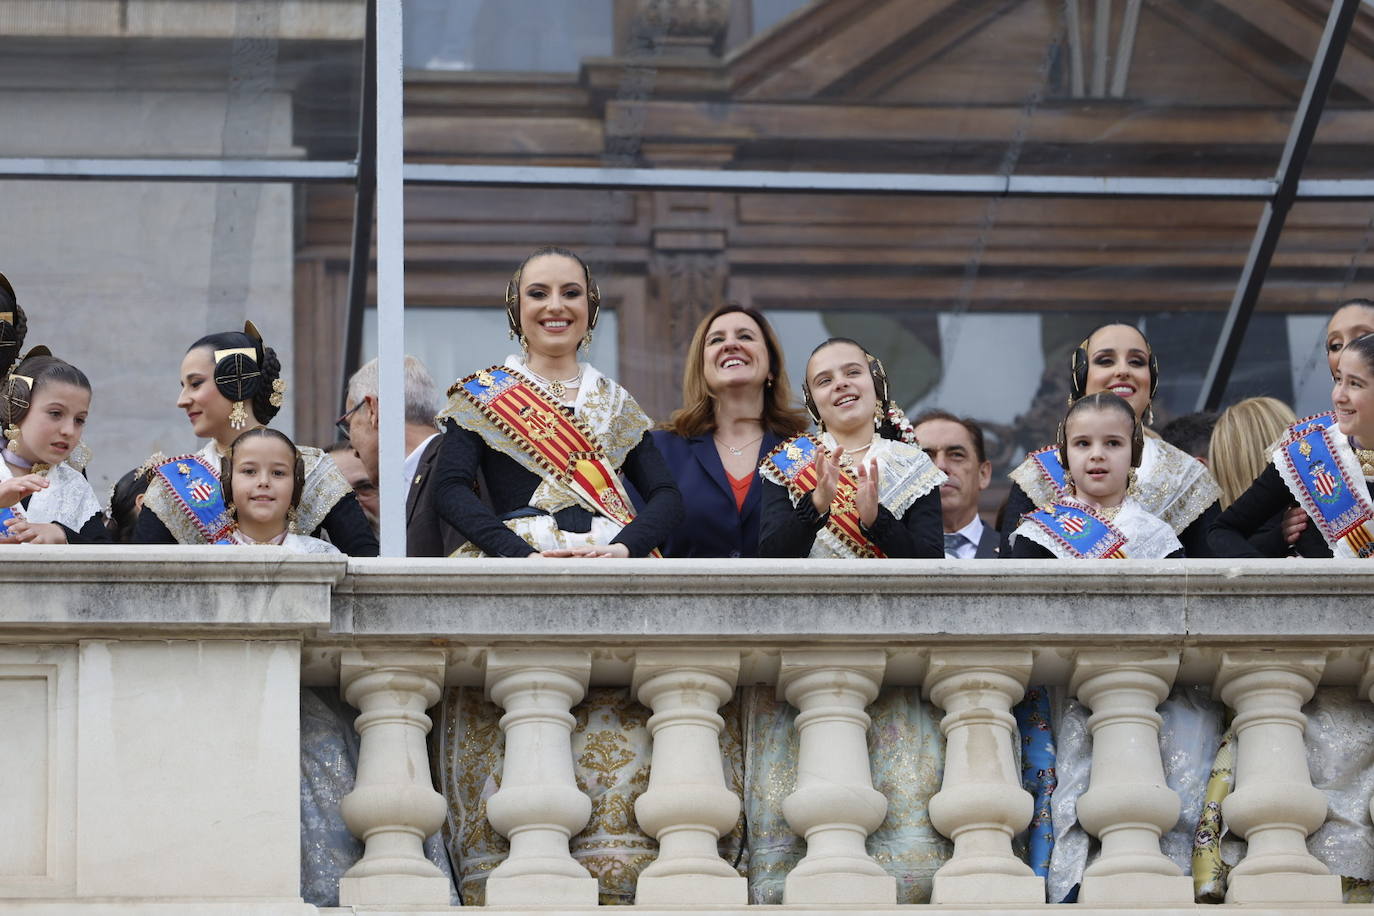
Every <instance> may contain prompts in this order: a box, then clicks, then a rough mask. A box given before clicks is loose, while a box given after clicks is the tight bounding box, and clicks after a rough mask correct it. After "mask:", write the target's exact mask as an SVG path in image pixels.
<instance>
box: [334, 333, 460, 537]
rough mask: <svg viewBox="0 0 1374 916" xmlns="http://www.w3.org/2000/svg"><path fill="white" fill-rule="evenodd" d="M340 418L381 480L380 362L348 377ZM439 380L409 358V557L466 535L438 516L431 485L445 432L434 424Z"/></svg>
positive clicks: (365, 463) (341, 429)
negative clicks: (378, 391) (378, 448)
mask: <svg viewBox="0 0 1374 916" xmlns="http://www.w3.org/2000/svg"><path fill="white" fill-rule="evenodd" d="M346 407H347V410H345V411H344V415H343V416H341V417H339V419H338V421H337V425H338V427H339V432H340V434H341V435H343V436H344V437H345V438H347V439H348V441H349V442H350V443H352V445H353V450H354V451H356V452H357V453H358V458H359V459H360V460H361V461H362V464H363V467H364V468H365V469H366V470H367V475H368V478H369V479H370V481H371V483H373V484H377V483H379V480H378V470H377V464H378V459H377V437H378V432H377V429H378V413H377V361H376V360H375V359H374V360H372V361H371V362H369V363H367V364H366V365H364V366H363V367H362V368H361V369H359V370H358V371H357V372H355V373H353V377H352V378H350V379H349V380H348V403H347V404H346ZM438 409H439V407H438V394H437V392H436V391H435V388H434V379H433V378H431V377H430V374H429V370H428V369H426V368H425V364H424V363H422V362H420V361H419V360H418V359H416V358H415V357H413V356H407V357H406V358H405V437H406V460H405V474H406V480H407V481H408V482H409V483H408V486H409V495H408V496H407V497H406V556H409V557H446V556H448V555H449V554H451V553H452V552H453V551H455V550H457V549H458V548H459V547H460V546H462V544H463V537H462V535H460V534H459V533H458V532H457V531H456V530H455V529H454V528H453V527H451V526H450V525H448V524H447V523H445V522H443V521H441V520H440V518H439V513H438V512H437V511H435V508H434V493H433V490H432V488H431V487H430V479H431V477H432V476H433V475H432V473H431V472H432V471H433V469H434V462H435V460H436V459H437V458H438V456H439V443H440V441H441V440H440V433H439V430H438V428H437V427H435V425H434V415H435V413H437V412H438Z"/></svg>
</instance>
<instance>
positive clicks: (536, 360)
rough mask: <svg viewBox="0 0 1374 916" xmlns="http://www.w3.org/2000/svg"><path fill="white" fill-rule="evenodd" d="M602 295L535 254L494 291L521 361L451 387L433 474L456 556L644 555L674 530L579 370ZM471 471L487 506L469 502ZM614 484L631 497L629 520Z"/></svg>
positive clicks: (664, 497) (575, 272)
mask: <svg viewBox="0 0 1374 916" xmlns="http://www.w3.org/2000/svg"><path fill="white" fill-rule="evenodd" d="M600 305H601V296H600V292H599V291H598V290H597V287H596V284H595V282H594V281H593V280H592V276H591V271H590V270H588V269H587V266H586V265H585V264H584V263H583V262H582V259H581V258H579V257H578V256H577V255H575V254H573V253H572V252H571V251H568V250H566V249H562V248H541V249H539V250H537V251H535V252H534V253H533V254H531V255H530V256H529V257H528V258H526V259H525V261H524V263H522V264H521V265H520V267H519V268H518V269H517V270H516V272H515V276H514V277H513V278H512V279H511V282H510V284H509V285H508V287H507V289H506V318H507V321H508V322H509V325H510V331H511V335H512V336H513V337H516V338H518V339H519V341H520V346H521V351H522V352H521V353H520V354H517V355H512V356H510V357H508V358H507V359H506V361H505V363H504V364H502V365H499V366H492V367H490V368H488V369H483V370H482V371H480V372H476V373H474V374H473V375H470V376H468V377H467V378H465V379H461V380H459V381H458V382H455V383H454V384H453V386H452V387H450V388H449V401H448V406H447V407H445V408H444V410H443V411H441V412H440V414H439V419H440V420H441V421H443V422H445V423H446V424H447V427H448V429H447V434H446V435H445V436H444V439H443V445H442V446H440V451H439V457H438V460H437V462H436V467H435V474H436V477H435V481H434V486H435V488H436V490H435V503H436V505H437V507H438V511H439V514H440V516H441V517H443V519H444V520H445V521H447V522H448V523H449V524H450V525H452V526H453V527H454V528H456V529H457V530H458V531H459V532H460V533H461V534H462V535H463V536H464V537H466V538H467V539H468V543H467V544H465V545H464V546H463V547H462V548H460V549H459V550H458V551H457V552H456V554H455V555H457V556H491V557H530V556H545V557H642V556H647V555H649V554H651V553H656V552H657V548H658V547H659V546H660V545H662V544H663V543H664V542H665V541H666V540H667V538H668V535H669V532H671V531H672V530H673V529H674V528H675V527H676V526H677V525H678V524H679V523H680V522H681V520H682V498H681V496H680V495H679V494H678V490H677V487H676V486H675V485H674V483H673V475H672V473H671V472H670V471H669V470H668V467H667V465H665V464H664V462H663V457H662V455H660V454H659V452H658V449H657V448H656V447H655V446H654V442H653V439H652V438H651V437H650V435H649V428H650V426H651V425H652V424H651V423H650V420H649V418H648V416H647V415H645V413H644V411H643V410H641V409H640V407H639V405H638V404H637V403H635V400H634V398H633V397H631V396H630V393H629V392H627V391H626V390H625V389H624V388H622V387H620V386H619V385H618V384H616V383H615V382H614V381H612V380H611V379H609V378H607V377H606V376H604V375H602V374H601V373H600V372H598V371H597V370H596V368H595V367H593V366H591V365H589V364H587V363H579V362H578V360H577V353H578V349H579V347H580V346H582V345H584V344H590V342H591V334H592V330H593V328H595V327H596V318H597V313H598V311H599V309H600ZM479 471H480V473H481V475H482V479H483V482H484V485H485V489H486V493H487V495H488V497H489V498H490V505H488V504H487V503H485V502H483V501H482V500H481V499H480V498H479V497H478V495H477V491H476V489H475V484H476V481H477V477H478V473H479ZM621 475H624V478H625V480H628V481H629V482H630V484H632V485H633V486H634V488H635V490H636V491H637V492H638V494H639V496H640V497H641V499H642V500H643V509H642V511H640V512H639V513H638V514H636V513H635V512H634V509H633V506H632V503H631V499H630V496H629V493H628V491H627V490H626V489H625V486H624V481H622V479H621Z"/></svg>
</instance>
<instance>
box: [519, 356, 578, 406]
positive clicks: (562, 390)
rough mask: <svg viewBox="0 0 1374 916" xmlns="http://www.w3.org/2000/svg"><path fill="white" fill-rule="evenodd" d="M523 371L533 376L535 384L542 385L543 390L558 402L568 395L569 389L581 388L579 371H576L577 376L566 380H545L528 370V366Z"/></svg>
mask: <svg viewBox="0 0 1374 916" xmlns="http://www.w3.org/2000/svg"><path fill="white" fill-rule="evenodd" d="M525 369H526V370H527V371H528V372H529V374H530V375H532V376H534V380H535V381H536V382H538V383H539V384H541V385H543V386H544V387H545V388H547V389H548V391H549V394H551V395H553V396H554V397H555V398H557V399H558V400H560V401H561V400H563V397H564V395H566V394H567V393H568V391H569V389H572V388H580V387H581V386H582V370H581V369H578V370H577V374H576V375H574V376H573V377H572V378H567V379H546V378H544V376H542V375H540V374H539V373H538V372H535V371H534V370H533V369H530V367H529V366H528V365H526V366H525Z"/></svg>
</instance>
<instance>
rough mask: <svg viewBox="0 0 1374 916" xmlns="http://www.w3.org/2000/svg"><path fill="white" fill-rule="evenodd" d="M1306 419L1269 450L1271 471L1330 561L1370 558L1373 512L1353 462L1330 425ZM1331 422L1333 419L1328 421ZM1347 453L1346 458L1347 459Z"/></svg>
mask: <svg viewBox="0 0 1374 916" xmlns="http://www.w3.org/2000/svg"><path fill="white" fill-rule="evenodd" d="M1329 416H1330V415H1326V414H1324V415H1321V416H1319V417H1309V418H1308V419H1307V420H1304V421H1302V422H1301V423H1299V424H1297V425H1296V426H1294V427H1292V431H1291V433H1290V435H1289V436H1288V437H1287V438H1286V439H1284V441H1283V442H1282V443H1280V444H1279V446H1278V448H1277V449H1276V451H1275V455H1274V459H1275V466H1276V467H1277V468H1278V469H1279V472H1280V474H1281V475H1282V476H1283V478H1284V481H1285V482H1286V483H1287V484H1288V488H1289V490H1291V491H1292V492H1293V495H1294V496H1296V497H1297V499H1298V502H1299V504H1300V505H1301V506H1302V508H1303V511H1305V512H1306V513H1307V514H1308V515H1309V516H1311V518H1312V520H1313V521H1314V522H1316V523H1317V528H1318V530H1320V531H1321V533H1322V537H1324V538H1325V539H1326V542H1327V544H1329V545H1330V546H1331V550H1332V553H1334V554H1335V555H1336V556H1347V557H1359V558H1362V559H1364V558H1368V557H1371V556H1374V507H1371V506H1370V502H1369V495H1368V492H1367V491H1366V489H1365V486H1364V475H1363V474H1361V473H1360V472H1359V462H1358V461H1356V460H1355V459H1354V454H1353V452H1351V450H1350V448H1349V447H1348V446H1346V445H1345V443H1344V442H1340V441H1338V440H1337V439H1336V437H1337V436H1340V431H1339V430H1338V429H1337V428H1336V427H1335V426H1334V423H1332V422H1328V423H1326V424H1322V423H1320V422H1316V421H1318V420H1320V419H1322V418H1323V417H1329ZM1333 419H1334V418H1333ZM1347 453H1349V454H1347Z"/></svg>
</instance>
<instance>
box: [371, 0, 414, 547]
mask: <svg viewBox="0 0 1374 916" xmlns="http://www.w3.org/2000/svg"><path fill="white" fill-rule="evenodd" d="M403 90H404V80H403V78H402V60H401V0H377V136H376V143H377V357H378V365H379V369H380V371H379V372H378V378H377V400H378V402H379V403H378V407H379V413H380V414H381V417H380V429H379V430H378V443H377V451H378V455H377V458H378V466H377V473H378V475H379V476H380V477H381V478H382V479H381V480H379V481H377V484H378V486H379V487H380V489H381V501H382V506H381V515H382V556H384V557H403V556H405V555H406V532H405V506H406V493H407V490H406V484H407V483H408V482H409V481H407V480H405V479H404V478H403V477H402V476H401V475H402V470H403V467H404V465H405V422H404V417H405V380H404V361H405V193H404V192H405V186H404V178H403V174H402V167H403V164H404V158H405V142H404V134H403V131H402V126H403V125H402V117H403V112H402V104H403V101H404V98H403V95H404V93H403Z"/></svg>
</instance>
